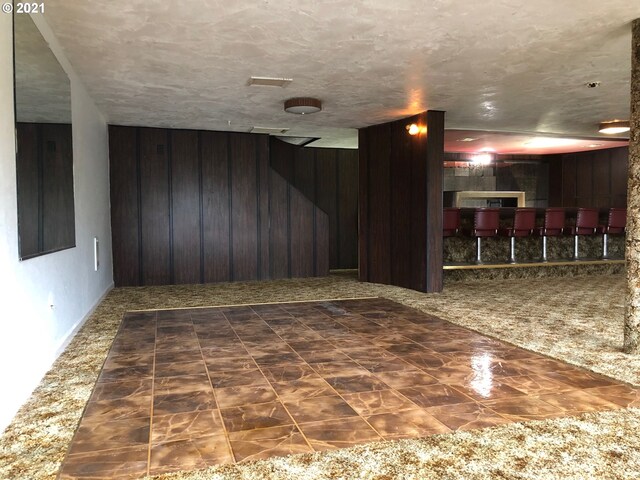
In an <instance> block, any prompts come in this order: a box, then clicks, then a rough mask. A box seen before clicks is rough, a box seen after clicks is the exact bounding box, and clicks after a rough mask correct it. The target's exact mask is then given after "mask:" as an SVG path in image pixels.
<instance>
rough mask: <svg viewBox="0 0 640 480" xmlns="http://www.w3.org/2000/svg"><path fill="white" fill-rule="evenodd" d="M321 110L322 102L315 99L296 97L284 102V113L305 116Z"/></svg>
mask: <svg viewBox="0 0 640 480" xmlns="http://www.w3.org/2000/svg"><path fill="white" fill-rule="evenodd" d="M320 110H322V102H321V101H320V100H318V99H317V98H311V97H298V98H290V99H289V100H286V101H285V102H284V111H285V112H289V113H297V114H299V115H307V114H309V113H316V112H319V111H320Z"/></svg>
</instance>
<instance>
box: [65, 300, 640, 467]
mask: <svg viewBox="0 0 640 480" xmlns="http://www.w3.org/2000/svg"><path fill="white" fill-rule="evenodd" d="M635 398H636V394H635V392H634V391H633V390H632V389H631V388H629V387H627V386H626V385H623V384H620V383H619V382H616V381H614V380H611V379H608V378H605V377H602V376H598V375H596V374H593V373H590V372H587V371H585V370H581V369H578V368H575V367H572V366H569V365H567V364H564V363H562V362H558V361H556V360H552V359H549V358H547V357H544V356H541V355H537V354H535V353H532V352H528V351H525V350H522V349H519V348H516V347H513V346H511V345H508V344H505V343H502V342H499V341H497V340H493V339H490V338H487V337H484V336H482V335H479V334H477V333H474V332H472V331H469V330H466V329H464V328H461V327H458V326H455V325H452V324H450V323H447V322H445V321H443V320H440V319H438V318H436V317H432V316H429V315H426V314H424V313H421V312H418V311H416V310H413V309H411V308H408V307H405V306H402V305H399V304H397V303H394V302H391V301H389V300H385V299H361V300H342V301H331V302H307V303H287V304H272V305H253V306H238V307H219V308H207V309H193V310H165V311H157V312H134V313H129V314H127V315H126V316H125V318H124V320H123V322H122V325H121V327H120V330H119V332H118V334H117V336H116V338H115V340H114V342H113V346H112V348H111V351H110V353H109V356H108V358H107V360H106V362H105V364H104V368H103V370H102V372H101V374H100V377H99V379H98V382H97V384H96V387H95V390H94V392H93V394H92V396H91V399H90V401H89V403H88V405H87V408H86V410H85V412H84V416H83V418H82V420H81V422H80V426H79V428H78V430H77V431H76V434H75V437H74V439H73V441H72V443H71V447H70V448H69V452H68V453H67V457H66V459H65V461H64V464H63V467H62V470H61V474H60V478H63V479H70V478H96V477H107V478H137V477H142V476H144V475H145V474H152V475H153V474H159V473H165V472H171V471H176V470H189V469H197V468H204V467H206V466H209V465H212V464H220V463H230V462H240V461H244V460H253V459H259V458H265V457H269V456H273V455H287V454H290V453H301V452H312V451H314V450H326V449H332V448H341V447H348V446H351V445H354V444H359V443H364V442H370V441H376V440H381V439H397V438H407V437H418V436H425V435H430V434H435V433H446V432H450V431H453V430H465V429H472V428H482V427H488V426H492V425H499V424H503V423H508V422H514V421H525V420H532V419H545V418H552V417H558V416H564V415H571V414H577V413H581V412H588V411H594V410H608V409H615V408H620V407H625V406H628V405H629V404H630V402H633V401H634V399H635Z"/></svg>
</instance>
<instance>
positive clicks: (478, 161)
mask: <svg viewBox="0 0 640 480" xmlns="http://www.w3.org/2000/svg"><path fill="white" fill-rule="evenodd" d="M492 160H493V155H491V154H490V153H478V154H477V155H474V156H473V157H471V163H473V164H475V165H489V164H490V163H491V161H492Z"/></svg>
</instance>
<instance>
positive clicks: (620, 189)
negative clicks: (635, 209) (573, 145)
mask: <svg viewBox="0 0 640 480" xmlns="http://www.w3.org/2000/svg"><path fill="white" fill-rule="evenodd" d="M548 157H552V158H549V206H554V207H555V206H559V207H596V208H601V207H626V204H627V168H628V167H627V162H628V157H629V149H628V148H627V147H619V148H609V149H605V150H594V151H590V152H578V153H569V154H564V155H553V156H551V155H549V156H548Z"/></svg>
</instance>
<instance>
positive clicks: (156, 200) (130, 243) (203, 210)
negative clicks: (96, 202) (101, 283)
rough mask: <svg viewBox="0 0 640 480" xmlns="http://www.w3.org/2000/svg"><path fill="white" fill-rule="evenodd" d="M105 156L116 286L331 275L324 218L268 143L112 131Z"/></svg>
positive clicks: (186, 133) (228, 136) (237, 136)
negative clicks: (282, 171) (279, 168)
mask: <svg viewBox="0 0 640 480" xmlns="http://www.w3.org/2000/svg"><path fill="white" fill-rule="evenodd" d="M109 157H110V183H111V227H112V236H113V261H114V281H115V284H116V285H117V286H128V285H168V284H184V283H209V282H225V281H240V280H261V279H269V278H283V277H292V276H293V277H296V276H300V277H302V276H314V275H326V274H328V269H329V265H328V228H327V225H328V218H327V215H326V213H324V212H322V210H320V209H319V208H317V207H316V206H314V205H313V204H312V203H311V202H310V201H309V200H308V199H306V198H305V197H304V195H302V194H301V193H300V192H299V191H298V190H296V189H295V188H293V187H291V186H290V185H288V184H287V182H286V181H285V180H284V179H282V178H281V177H279V176H278V174H277V173H275V172H273V171H272V169H271V168H270V167H269V139H268V136H266V135H253V134H243V133H231V132H211V131H195V130H171V129H159V128H142V127H121V126H110V127H109ZM272 192H274V193H273V194H272ZM283 192H284V194H283ZM283 195H284V196H283ZM270 227H271V228H270ZM283 259H286V261H284V260H283Z"/></svg>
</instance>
